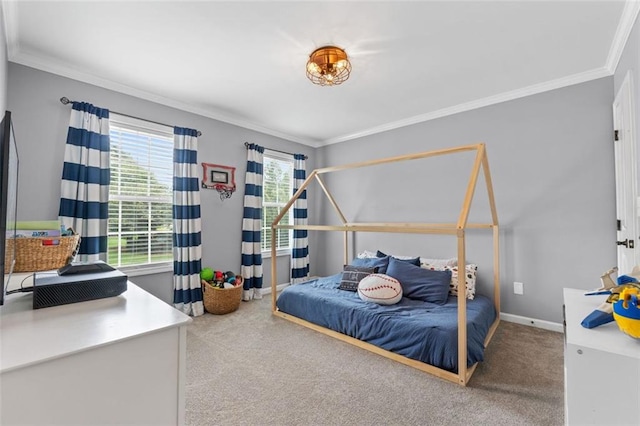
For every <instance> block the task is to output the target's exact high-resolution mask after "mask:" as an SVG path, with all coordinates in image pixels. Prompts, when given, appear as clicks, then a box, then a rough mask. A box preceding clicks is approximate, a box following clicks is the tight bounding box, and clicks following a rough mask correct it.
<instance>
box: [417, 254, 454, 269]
mask: <svg viewBox="0 0 640 426" xmlns="http://www.w3.org/2000/svg"><path fill="white" fill-rule="evenodd" d="M457 265H458V258H457V257H452V258H450V259H429V258H427V257H421V258H420V267H421V268H426V269H431V268H429V267H428V266H435V267H437V268H443V267H445V266H457Z"/></svg>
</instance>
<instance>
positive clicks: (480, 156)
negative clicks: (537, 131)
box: [271, 143, 500, 386]
mask: <svg viewBox="0 0 640 426" xmlns="http://www.w3.org/2000/svg"><path fill="white" fill-rule="evenodd" d="M467 151H476V156H475V160H474V162H473V166H472V169H471V175H470V177H469V182H468V184H467V188H466V192H465V195H464V200H463V203H462V207H461V209H460V213H459V216H458V220H457V222H456V223H356V222H349V221H347V219H346V218H345V216H344V215H343V214H342V211H341V210H340V207H339V206H338V204H337V203H336V201H335V199H334V198H333V196H332V195H331V193H330V192H329V190H328V189H327V187H326V185H325V183H324V182H323V180H322V178H321V175H322V174H325V173H332V172H337V171H341V170H349V169H356V168H360V167H369V166H375V165H380V164H386V163H395V162H401V161H409V160H419V159H424V158H429V157H437V156H443V155H450V154H456V153H462V152H467ZM481 169H482V171H483V175H484V180H485V183H486V186H487V193H488V198H489V207H490V210H491V223H468V221H467V219H468V216H469V210H470V208H471V203H472V200H473V195H474V193H475V189H476V183H477V181H478V177H479V174H480V170H481ZM313 181H317V182H318V184H319V185H320V187H321V188H322V190H323V192H324V193H325V195H326V196H327V198H328V200H329V202H330V203H331V205H332V206H333V209H334V210H335V212H336V213H337V215H338V216H339V218H340V221H341V222H342V225H280V224H279V223H280V221H281V220H282V218H283V217H284V215H285V214H287V212H288V211H289V209H290V208H291V207H292V206H293V203H294V202H295V201H296V200H297V199H298V197H300V195H301V194H302V192H303V191H304V190H305V189H306V188H307V187H308V186H309V184H310V183H311V182H313ZM271 229H272V232H271V308H272V312H273V315H276V316H278V317H281V318H284V319H287V320H289V321H292V322H294V323H296V324H300V325H303V326H305V327H308V328H311V329H313V330H316V331H319V332H321V333H324V334H326V335H329V336H331V337H334V338H337V339H339V340H341V341H343V342H347V343H350V344H353V345H355V346H358V347H360V348H363V349H366V350H368V351H371V352H374V353H376V354H379V355H382V356H384V357H387V358H390V359H392V360H394V361H397V362H401V363H403V364H406V365H409V366H411V367H414V368H417V369H419V370H422V371H424V372H427V373H429V374H433V375H435V376H437V377H440V378H443V379H446V380H449V381H451V382H454V383H458V384H460V385H462V386H466V385H467V383H468V382H469V379H470V378H471V375H472V374H473V372H474V371H475V369H476V367H477V365H478V364H477V363H476V364H473V365H472V366H467V327H460V326H459V327H458V373H457V374H456V373H453V372H451V371H448V370H444V369H441V368H438V367H436V366H433V365H429V364H426V363H423V362H420V361H416V360H414V359H410V358H407V357H405V356H402V355H399V354H396V353H393V352H390V351H387V350H385V349H381V348H379V347H377V346H374V345H372V344H370V343H367V342H363V341H360V340H358V339H355V338H353V337H350V336H347V335H345V334H342V333H339V332H336V331H333V330H330V329H327V328H324V327H322V326H318V325H316V324H313V323H311V322H309V321H306V320H303V319H301V318H298V317H295V316H293V315H289V314H287V313H284V312H281V311H279V310H278V308H277V305H276V300H277V291H276V285H277V282H278V281H277V267H276V241H275V238H276V232H275V230H276V229H306V230H313V231H342V232H344V241H343V242H344V264H348V263H349V244H348V241H349V232H390V233H411V234H445V235H452V236H454V237H456V239H457V241H458V250H457V252H458V265H466V260H465V234H466V230H467V229H487V230H491V231H492V232H493V302H494V306H495V309H496V319H495V320H494V322H493V323H492V325H491V327H490V328H489V331H488V333H487V336H486V338H485V341H484V346H485V347H486V346H487V345H488V344H489V342H490V341H491V338H492V337H493V335H494V333H495V331H496V329H497V327H498V324H499V323H500V275H499V271H500V263H499V230H498V214H497V211H496V206H495V199H494V193H493V186H492V183H491V174H490V171H489V161H488V159H487V154H486V148H485V144H483V143H478V144H474V145H464V146H459V147H454V148H447V149H441V150H435V151H426V152H421V153H415V154H408V155H401V156H396V157H389V158H382V159H378V160H371V161H364V162H359V163H352V164H346V165H342V166H334V167H325V168H320V169H315V170H314V171H312V172H311V173H310V174H309V177H308V178H307V179H306V180H305V181H304V182H303V184H302V185H301V186H300V188H299V189H298V191H296V193H295V194H294V195H293V197H292V198H291V199H290V200H289V201H288V202H287V204H286V205H285V206H284V207H283V209H282V211H281V213H280V214H279V215H278V216H277V217H276V218H275V220H274V221H273V224H272V225H271ZM465 275H466V274H464V273H459V274H458V289H459V291H458V296H457V297H458V325H460V324H466V323H467V312H466V306H467V299H466V292H465V291H464V289H465Z"/></svg>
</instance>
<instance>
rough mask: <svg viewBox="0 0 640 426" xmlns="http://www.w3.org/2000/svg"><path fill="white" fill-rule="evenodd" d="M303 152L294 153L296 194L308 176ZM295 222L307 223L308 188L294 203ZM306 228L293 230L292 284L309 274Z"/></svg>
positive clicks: (294, 185)
mask: <svg viewBox="0 0 640 426" xmlns="http://www.w3.org/2000/svg"><path fill="white" fill-rule="evenodd" d="M305 158H306V157H305V156H304V155H303V154H294V155H293V193H294V194H295V193H296V192H297V191H298V189H299V188H300V187H301V186H302V184H303V183H304V181H305V179H306V178H307V171H306V167H307V166H306V161H305ZM293 224H294V225H307V190H306V189H305V190H304V191H302V194H301V195H300V197H298V199H297V200H296V201H295V202H294V203H293ZM307 233H308V231H307V230H306V229H294V230H293V245H292V250H291V284H296V283H299V282H300V281H304V280H305V279H306V278H307V277H308V276H309V238H308V237H307Z"/></svg>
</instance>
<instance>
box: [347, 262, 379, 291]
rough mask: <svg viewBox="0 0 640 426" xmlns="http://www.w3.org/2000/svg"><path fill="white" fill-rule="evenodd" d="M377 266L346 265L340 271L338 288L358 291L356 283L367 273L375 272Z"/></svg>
mask: <svg viewBox="0 0 640 426" xmlns="http://www.w3.org/2000/svg"><path fill="white" fill-rule="evenodd" d="M377 272H378V268H377V267H375V268H368V267H363V266H351V265H346V266H345V267H344V269H343V271H342V280H341V281H340V286H339V287H338V288H339V289H340V290H346V291H354V292H355V291H358V284H359V283H360V281H361V280H362V279H363V278H364V277H366V276H367V275H371V274H375V273H377Z"/></svg>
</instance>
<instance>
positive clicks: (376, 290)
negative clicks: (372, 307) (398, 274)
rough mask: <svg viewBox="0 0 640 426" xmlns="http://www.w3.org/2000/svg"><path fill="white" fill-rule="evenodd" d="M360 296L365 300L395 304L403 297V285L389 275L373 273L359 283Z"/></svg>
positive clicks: (379, 303) (381, 303) (382, 303)
mask: <svg viewBox="0 0 640 426" xmlns="http://www.w3.org/2000/svg"><path fill="white" fill-rule="evenodd" d="M358 296H360V299H362V300H364V301H365V302H373V303H377V304H378V305H395V304H396V303H398V302H399V301H400V299H402V286H401V285H400V282H399V281H398V280H396V279H395V278H393V277H390V276H389V275H384V274H371V275H368V276H366V277H364V278H363V279H362V280H361V281H360V283H359V284H358Z"/></svg>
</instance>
